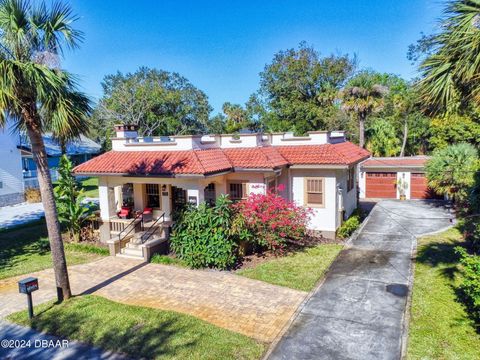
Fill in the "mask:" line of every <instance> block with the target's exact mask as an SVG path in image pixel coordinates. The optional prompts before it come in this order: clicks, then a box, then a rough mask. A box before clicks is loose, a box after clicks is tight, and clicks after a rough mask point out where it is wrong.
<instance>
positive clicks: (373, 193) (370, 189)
mask: <svg viewBox="0 0 480 360" xmlns="http://www.w3.org/2000/svg"><path fill="white" fill-rule="evenodd" d="M396 180H397V173H395V172H368V173H366V197H367V198H374V199H396V198H397V189H396V186H395V182H396Z"/></svg>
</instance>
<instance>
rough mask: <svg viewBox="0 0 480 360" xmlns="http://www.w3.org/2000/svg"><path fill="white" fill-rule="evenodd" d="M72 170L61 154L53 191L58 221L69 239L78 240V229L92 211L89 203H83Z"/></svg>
mask: <svg viewBox="0 0 480 360" xmlns="http://www.w3.org/2000/svg"><path fill="white" fill-rule="evenodd" d="M72 172H73V164H72V162H71V161H70V159H69V158H68V157H67V156H66V155H63V156H62V157H61V158H60V162H59V165H58V174H59V178H58V183H57V186H56V187H55V189H54V192H55V200H56V202H57V209H58V218H59V220H60V223H61V224H62V225H63V226H64V227H65V228H66V229H67V231H68V233H69V235H70V239H72V240H73V241H75V242H78V241H79V240H80V231H81V230H82V227H83V225H84V224H85V223H86V222H87V221H88V220H90V219H92V217H93V212H92V208H91V205H90V204H86V203H84V200H85V195H84V193H83V190H82V189H80V187H79V184H78V182H77V180H76V179H75V177H74V176H73V175H72Z"/></svg>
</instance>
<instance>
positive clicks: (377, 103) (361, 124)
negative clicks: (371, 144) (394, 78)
mask: <svg viewBox="0 0 480 360" xmlns="http://www.w3.org/2000/svg"><path fill="white" fill-rule="evenodd" d="M387 77H388V75H387V74H380V73H377V72H373V71H370V70H363V71H360V72H359V73H358V74H356V75H355V76H354V77H353V78H352V79H350V80H349V81H348V83H347V85H346V86H345V88H344V89H343V90H342V91H341V93H340V95H341V99H342V108H343V110H344V111H345V112H346V113H347V114H351V115H353V116H355V118H356V119H357V121H358V143H359V145H360V146H361V147H365V122H366V121H367V118H368V117H369V116H370V115H371V114H373V113H376V112H379V111H380V110H381V109H383V105H384V99H383V98H384V96H385V94H387V93H388V87H387V86H385V85H383V84H384V83H385V80H386V78H387Z"/></svg>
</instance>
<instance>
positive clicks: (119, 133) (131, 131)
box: [115, 125, 138, 139]
mask: <svg viewBox="0 0 480 360" xmlns="http://www.w3.org/2000/svg"><path fill="white" fill-rule="evenodd" d="M115 133H116V137H117V138H125V139H136V138H137V137H138V125H115Z"/></svg>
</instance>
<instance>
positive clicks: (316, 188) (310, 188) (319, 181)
mask: <svg viewBox="0 0 480 360" xmlns="http://www.w3.org/2000/svg"><path fill="white" fill-rule="evenodd" d="M304 186H305V200H304V202H305V205H308V206H312V207H323V206H324V179H323V178H305V183H304Z"/></svg>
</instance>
